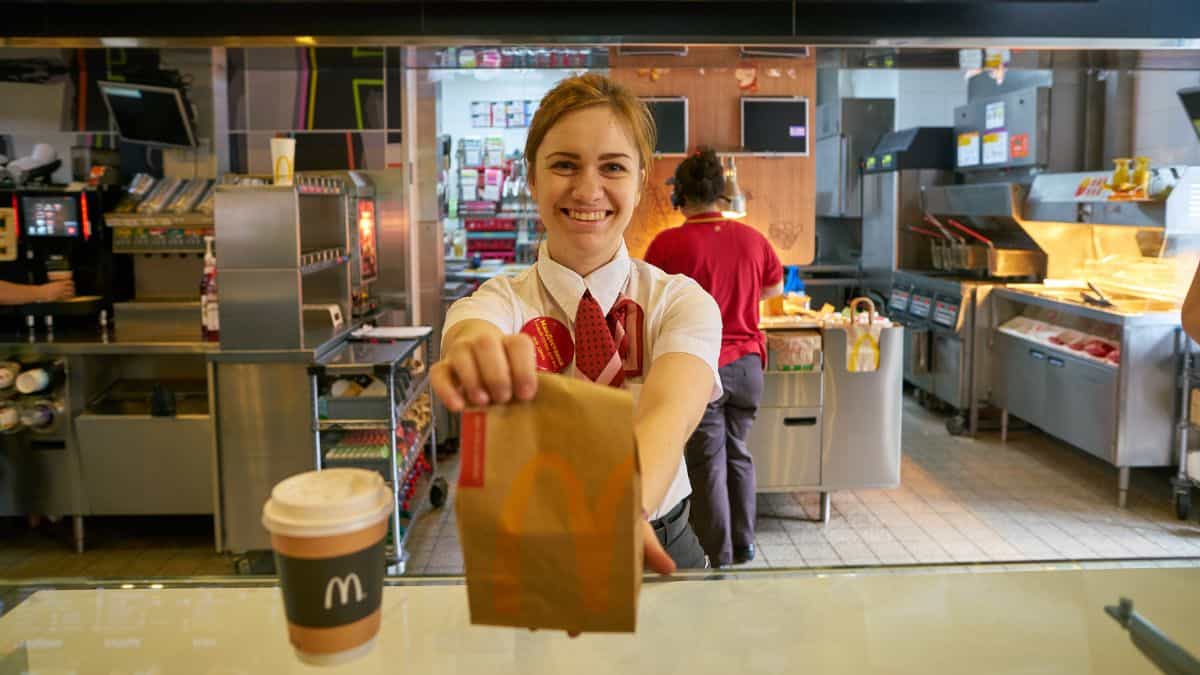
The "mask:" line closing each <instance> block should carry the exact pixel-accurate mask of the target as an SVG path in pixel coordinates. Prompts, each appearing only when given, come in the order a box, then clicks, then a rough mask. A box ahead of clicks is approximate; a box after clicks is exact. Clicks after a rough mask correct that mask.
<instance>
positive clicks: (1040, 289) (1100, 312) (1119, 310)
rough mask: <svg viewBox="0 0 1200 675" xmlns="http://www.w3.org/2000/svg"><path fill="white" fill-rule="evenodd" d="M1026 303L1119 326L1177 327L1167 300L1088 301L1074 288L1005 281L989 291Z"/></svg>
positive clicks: (1116, 298) (1113, 297)
mask: <svg viewBox="0 0 1200 675" xmlns="http://www.w3.org/2000/svg"><path fill="white" fill-rule="evenodd" d="M993 292H995V293H999V294H1000V295H1001V296H1007V297H1010V298H1013V299H1016V300H1020V301H1021V302H1023V303H1025V304H1028V305H1035V306H1038V307H1044V308H1046V309H1051V310H1062V311H1066V312H1069V313H1071V314H1074V315H1076V316H1079V317H1082V318H1086V319H1093V320H1096V321H1103V322H1104V323H1112V324H1118V325H1121V326H1179V325H1180V306H1179V305H1177V304H1175V303H1173V302H1170V301H1167V300H1154V299H1147V298H1141V297H1136V296H1127V295H1113V294H1108V295H1107V297H1108V298H1109V299H1110V300H1112V302H1113V304H1114V305H1115V306H1113V307H1099V306H1097V305H1092V304H1088V303H1086V302H1084V301H1083V299H1082V298H1081V297H1080V296H1079V289H1077V288H1049V287H1046V286H1043V285H1041V284H1009V285H1008V286H1005V287H1004V288H1000V289H997V290H995V291H993Z"/></svg>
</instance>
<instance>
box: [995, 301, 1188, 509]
mask: <svg viewBox="0 0 1200 675" xmlns="http://www.w3.org/2000/svg"><path fill="white" fill-rule="evenodd" d="M992 297H993V303H992V316H991V321H990V327H991V329H992V338H991V339H992V344H991V346H992V348H993V349H994V352H995V356H994V358H993V380H994V381H995V382H996V386H995V389H994V392H993V398H994V403H995V404H996V405H997V406H998V407H1000V408H1001V410H1002V422H1001V425H1002V431H1001V435H1002V436H1007V426H1008V425H1007V421H1008V415H1009V413H1010V412H1011V413H1012V414H1014V415H1016V416H1017V417H1020V418H1021V419H1023V420H1025V421H1026V422H1029V423H1030V424H1032V425H1034V426H1036V427H1038V428H1040V429H1042V430H1043V431H1045V432H1046V433H1048V434H1050V435H1052V436H1055V437H1057V438H1060V439H1062V440H1064V441H1066V442H1068V443H1070V444H1072V445H1074V446H1076V447H1078V448H1080V449H1081V450H1084V451H1086V452H1088V453H1090V454H1092V455H1095V456H1096V457H1099V458H1101V459H1103V460H1105V461H1107V462H1109V463H1110V464H1112V465H1113V466H1116V467H1117V468H1118V469H1120V474H1119V478H1118V497H1117V500H1118V503H1119V504H1121V505H1122V506H1124V504H1125V499H1126V494H1127V490H1128V487H1129V469H1130V468H1131V467H1149V466H1170V465H1172V464H1173V463H1174V453H1173V451H1172V448H1173V447H1174V434H1175V418H1176V413H1177V410H1176V408H1177V405H1176V398H1177V397H1176V377H1177V373H1178V363H1179V361H1178V358H1179V357H1178V354H1177V353H1176V336H1177V333H1178V332H1179V331H1180V330H1181V325H1180V312H1179V309H1178V307H1177V306H1175V305H1174V304H1172V303H1170V302H1165V301H1160V300H1155V299H1147V298H1139V297H1133V296H1120V295H1116V296H1112V297H1111V298H1110V299H1111V300H1112V301H1113V302H1114V304H1115V306H1113V307H1098V306H1095V305H1092V304H1088V303H1085V302H1083V300H1082V298H1080V296H1079V289H1062V288H1047V287H1044V286H1041V285H1038V284H1016V285H1010V286H1008V287H1005V288H997V289H995V290H993V291H992ZM1031 308H1032V309H1031ZM1147 310H1150V311H1147ZM1017 315H1032V316H1034V317H1035V318H1036V317H1039V316H1040V317H1042V318H1047V319H1049V322H1050V323H1053V324H1055V325H1062V326H1064V328H1073V329H1074V328H1077V327H1079V326H1081V325H1082V326H1089V325H1090V326H1092V330H1088V331H1085V332H1089V333H1091V332H1105V333H1106V335H1105V337H1109V338H1110V339H1114V340H1116V341H1119V343H1120V350H1121V357H1120V363H1119V364H1108V363H1103V362H1100V361H1098V360H1096V359H1091V358H1089V357H1087V356H1086V355H1083V354H1081V353H1079V352H1075V351H1073V350H1071V349H1069V348H1066V347H1061V346H1056V345H1051V344H1047V343H1044V342H1042V341H1039V340H1036V339H1033V338H1029V337H1026V336H1023V335H1018V334H1013V333H1010V332H1007V331H1001V330H999V327H1000V326H1001V325H1003V324H1004V323H1005V322H1006V321H1008V320H1009V319H1010V318H1012V317H1015V316H1017Z"/></svg>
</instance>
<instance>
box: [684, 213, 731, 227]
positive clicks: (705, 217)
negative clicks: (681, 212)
mask: <svg viewBox="0 0 1200 675" xmlns="http://www.w3.org/2000/svg"><path fill="white" fill-rule="evenodd" d="M720 220H725V216H723V215H721V212H720V211H706V212H704V213H697V214H696V215H694V216H690V217H688V219H687V220H685V221H683V224H684V225H690V224H697V223H699V224H712V223H715V222H717V221H720Z"/></svg>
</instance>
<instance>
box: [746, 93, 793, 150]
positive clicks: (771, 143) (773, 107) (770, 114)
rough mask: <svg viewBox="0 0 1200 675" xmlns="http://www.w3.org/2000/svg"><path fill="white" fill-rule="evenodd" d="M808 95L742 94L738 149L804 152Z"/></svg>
mask: <svg viewBox="0 0 1200 675" xmlns="http://www.w3.org/2000/svg"><path fill="white" fill-rule="evenodd" d="M808 131H809V125H808V99H806V98H761V97H743V98H742V150H743V151H745V152H761V153H771V154H779V155H807V154H808Z"/></svg>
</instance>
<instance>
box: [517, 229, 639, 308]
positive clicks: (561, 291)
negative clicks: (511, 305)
mask: <svg viewBox="0 0 1200 675" xmlns="http://www.w3.org/2000/svg"><path fill="white" fill-rule="evenodd" d="M632 265H633V263H632V261H630V259H629V249H628V248H626V246H625V240H624V239H622V240H621V247H620V248H618V249H617V254H616V255H614V256H613V259H612V260H610V261H608V262H607V263H605V264H604V265H602V266H601V267H600V268H598V269H596V270H595V271H593V272H592V273H591V274H589V275H587V276H586V277H581V276H579V274H577V273H576V272H575V270H572V269H570V268H569V267H564V266H563V265H560V264H558V263H557V262H555V261H554V260H553V259H552V258H551V257H550V249H549V247H547V246H546V242H544V241H543V242H542V244H541V246H539V247H538V259H537V272H538V278H540V279H541V280H542V285H544V286H545V287H546V290H548V291H550V295H551V296H553V297H554V301H555V302H557V303H558V306H559V307H562V309H563V311H564V312H566V313H567V318H568V319H570V320H571V323H575V310H576V309H578V308H579V300H580V298H582V297H583V291H584V290H585V289H586V290H589V291H591V292H592V297H593V298H595V299H596V302H598V303H600V309H601V311H603V312H604V314H605V315H606V316H607V315H608V312H609V311H610V310H611V309H612V307H613V305H614V304H616V302H617V297H618V296H619V295H620V294H621V293H622V292H623V291H624V290H625V286H626V283H627V282H628V281H629V270H630V268H631V267H632Z"/></svg>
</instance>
